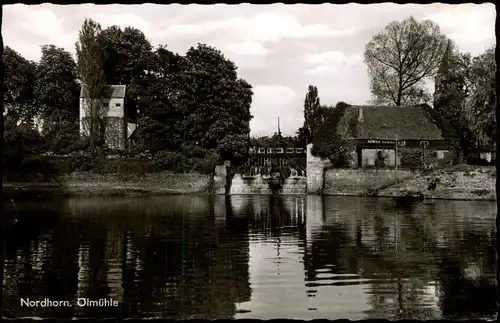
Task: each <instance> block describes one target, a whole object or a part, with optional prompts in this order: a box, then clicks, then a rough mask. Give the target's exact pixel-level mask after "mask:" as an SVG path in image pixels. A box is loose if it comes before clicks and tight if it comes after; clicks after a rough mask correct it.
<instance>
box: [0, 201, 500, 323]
mask: <svg viewBox="0 0 500 323" xmlns="http://www.w3.org/2000/svg"><path fill="white" fill-rule="evenodd" d="M9 207H10V208H11V209H10V210H8V212H12V208H13V207H14V206H12V205H10V206H8V207H7V208H9ZM14 212H15V213H16V214H17V220H16V223H15V224H12V226H11V228H10V231H9V235H8V237H6V238H7V246H6V252H7V253H6V256H5V258H6V260H5V261H6V263H5V266H4V297H5V299H4V302H5V303H4V307H5V309H6V312H7V313H8V314H9V315H11V316H16V317H33V316H36V317H122V318H124V317H166V318H174V319H187V318H206V319H215V318H235V319H238V318H255V319H273V318H297V319H314V318H327V319H340V318H347V319H353V320H355V319H373V318H383V319H384V318H385V319H390V320H394V319H432V318H436V319H441V318H446V319H467V318H486V319H492V318H494V317H495V315H496V304H495V300H496V280H495V266H496V260H495V242H494V234H495V216H496V205H495V203H492V202H479V201H478V202H471V201H437V200H436V201H424V202H422V203H418V204H414V205H410V206H405V207H401V206H398V207H396V204H395V202H394V201H393V200H391V199H375V198H354V197H352V198H350V197H319V196H290V197H284V196H273V197H271V196H246V197H238V196H231V197H225V196H217V197H208V196H169V197H154V198H106V199H105V198H91V199H90V198H78V199H64V200H55V201H50V202H36V203H35V202H24V203H20V202H19V203H17V204H16V205H15V210H14ZM79 298H88V299H91V300H98V299H108V300H109V299H112V300H115V301H117V302H118V306H117V307H113V306H107V307H97V306H90V307H89V306H78V305H77V300H78V299H79ZM21 299H24V300H27V299H29V300H31V301H36V300H44V299H48V300H50V301H52V302H54V301H68V302H69V303H70V305H71V306H61V307H50V306H37V307H36V306H35V307H30V306H22V304H21Z"/></svg>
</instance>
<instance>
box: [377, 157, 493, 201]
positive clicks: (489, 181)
mask: <svg viewBox="0 0 500 323" xmlns="http://www.w3.org/2000/svg"><path fill="white" fill-rule="evenodd" d="M436 178H438V179H439V182H438V183H437V184H436V188H435V190H433V191H430V190H428V189H427V188H428V186H429V183H430V181H431V180H433V179H436ZM495 182H496V169H495V167H494V166H470V165H458V166H454V167H449V168H446V169H439V170H436V171H433V172H431V173H429V174H420V175H417V176H415V177H412V178H408V179H406V180H404V181H402V182H400V183H398V184H394V185H390V186H388V187H386V188H382V189H380V190H378V191H377V192H376V196H384V197H396V196H401V195H404V194H406V193H407V192H422V193H423V194H424V196H425V198H427V199H449V200H490V201H494V200H496V190H495Z"/></svg>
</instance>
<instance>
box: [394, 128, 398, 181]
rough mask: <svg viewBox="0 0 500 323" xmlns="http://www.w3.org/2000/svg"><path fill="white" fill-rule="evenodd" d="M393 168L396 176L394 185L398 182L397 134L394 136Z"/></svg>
mask: <svg viewBox="0 0 500 323" xmlns="http://www.w3.org/2000/svg"><path fill="white" fill-rule="evenodd" d="M394 167H395V174H396V184H397V183H398V182H399V180H398V134H396V149H395V152H394Z"/></svg>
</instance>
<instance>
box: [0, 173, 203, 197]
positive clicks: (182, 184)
mask: <svg viewBox="0 0 500 323" xmlns="http://www.w3.org/2000/svg"><path fill="white" fill-rule="evenodd" d="M210 189H211V175H204V174H197V173H191V174H175V173H169V172H162V173H153V174H145V175H134V174H96V173H91V172H75V173H71V174H68V175H62V176H59V177H58V178H57V179H54V180H51V181H32V182H6V183H4V198H6V199H10V198H16V199H33V198H47V197H56V196H142V195H172V194H207V193H210Z"/></svg>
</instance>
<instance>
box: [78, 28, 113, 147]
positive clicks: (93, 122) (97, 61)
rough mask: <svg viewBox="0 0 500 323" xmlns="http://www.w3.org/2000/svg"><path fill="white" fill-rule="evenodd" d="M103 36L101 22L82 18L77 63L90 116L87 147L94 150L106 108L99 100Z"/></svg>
mask: <svg viewBox="0 0 500 323" xmlns="http://www.w3.org/2000/svg"><path fill="white" fill-rule="evenodd" d="M104 46H105V39H104V37H103V34H102V31H101V25H100V24H98V23H96V22H94V21H93V20H91V19H85V21H84V23H83V26H82V29H81V30H80V33H79V35H78V41H77V43H76V55H77V58H78V62H77V67H78V74H79V76H80V80H81V81H82V83H83V85H82V86H84V88H85V90H86V92H87V98H86V99H85V101H86V102H85V109H86V112H87V116H88V118H89V119H88V120H89V123H90V124H89V135H90V147H91V149H92V151H93V152H95V151H96V146H97V140H98V139H99V140H101V141H102V139H103V138H104V131H105V127H104V116H105V113H106V112H107V111H106V110H105V108H104V104H103V102H102V97H103V94H104V87H105V82H106V80H105V76H104V71H103V66H104Z"/></svg>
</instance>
